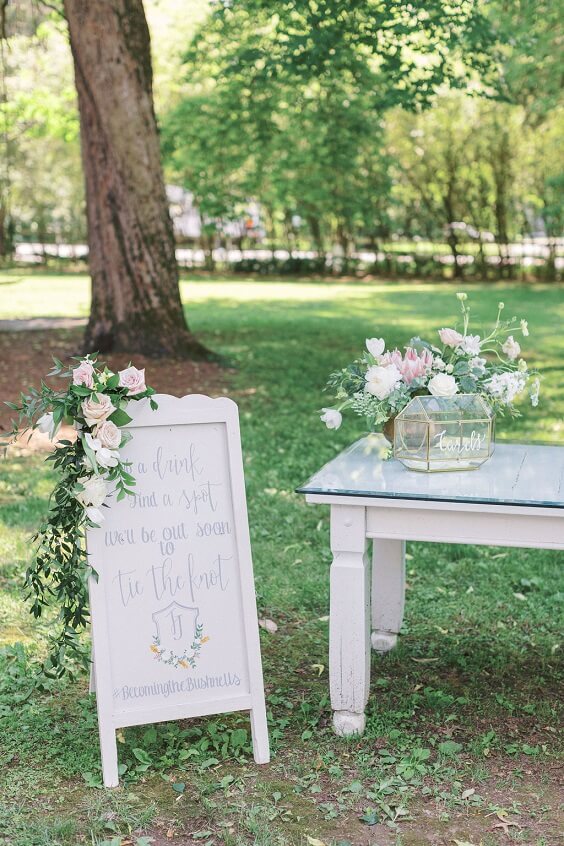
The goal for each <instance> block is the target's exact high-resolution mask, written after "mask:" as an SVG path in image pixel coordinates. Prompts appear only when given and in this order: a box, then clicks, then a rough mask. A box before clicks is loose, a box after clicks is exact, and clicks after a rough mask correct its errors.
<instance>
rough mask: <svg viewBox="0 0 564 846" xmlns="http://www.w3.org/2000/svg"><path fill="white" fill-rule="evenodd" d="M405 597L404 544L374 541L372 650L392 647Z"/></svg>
mask: <svg viewBox="0 0 564 846" xmlns="http://www.w3.org/2000/svg"><path fill="white" fill-rule="evenodd" d="M404 597H405V541H401V540H383V539H381V538H374V540H373V546H372V637H371V641H372V648H373V649H374V650H375V651H376V652H389V650H390V649H393V648H394V646H395V645H396V642H397V638H398V632H399V630H400V628H401V624H402V620H403V604H404Z"/></svg>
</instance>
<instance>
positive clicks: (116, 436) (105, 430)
mask: <svg viewBox="0 0 564 846" xmlns="http://www.w3.org/2000/svg"><path fill="white" fill-rule="evenodd" d="M96 438H98V440H99V441H100V443H101V445H102V446H103V447H107V448H108V449H117V448H118V447H119V445H120V443H121V432H120V430H119V429H118V427H117V426H116V424H115V423H112V421H111V420H104V422H103V423H100V425H99V426H98V428H97V429H96Z"/></svg>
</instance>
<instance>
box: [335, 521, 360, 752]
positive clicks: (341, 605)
mask: <svg viewBox="0 0 564 846" xmlns="http://www.w3.org/2000/svg"><path fill="white" fill-rule="evenodd" d="M366 548H367V540H366V509H365V508H364V507H363V506H350V505H332V506H331V550H332V552H333V563H332V565H331V607H330V617H329V680H330V687H331V706H332V708H333V711H334V713H333V726H334V729H335V732H336V734H338V735H352V734H362V732H363V731H364V727H365V723H366V718H365V716H364V709H365V707H366V703H367V701H368V693H369V689H370V584H369V578H370V568H369V564H368V556H367V552H366Z"/></svg>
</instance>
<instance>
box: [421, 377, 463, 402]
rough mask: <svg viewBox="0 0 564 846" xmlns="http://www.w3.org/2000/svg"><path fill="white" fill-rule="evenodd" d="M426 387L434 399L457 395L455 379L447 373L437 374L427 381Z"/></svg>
mask: <svg viewBox="0 0 564 846" xmlns="http://www.w3.org/2000/svg"><path fill="white" fill-rule="evenodd" d="M427 387H428V388H429V391H430V393H431V394H432V395H433V396H434V397H453V396H454V395H455V394H456V393H458V385H457V384H456V379H455V378H454V376H449V375H448V373H437V375H436V376H433V378H432V379H430V380H429V384H428V385H427Z"/></svg>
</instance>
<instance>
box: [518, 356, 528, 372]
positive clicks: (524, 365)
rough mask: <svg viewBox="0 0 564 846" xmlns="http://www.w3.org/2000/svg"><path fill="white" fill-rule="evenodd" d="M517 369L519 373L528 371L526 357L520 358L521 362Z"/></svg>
mask: <svg viewBox="0 0 564 846" xmlns="http://www.w3.org/2000/svg"><path fill="white" fill-rule="evenodd" d="M517 370H518V371H519V373H526V372H527V362H526V361H525V359H524V358H520V359H519V364H518V365H517Z"/></svg>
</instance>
